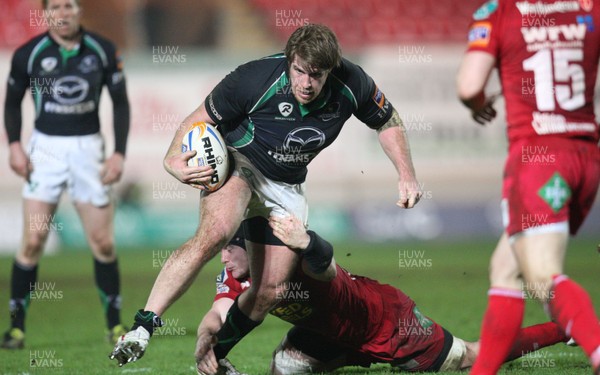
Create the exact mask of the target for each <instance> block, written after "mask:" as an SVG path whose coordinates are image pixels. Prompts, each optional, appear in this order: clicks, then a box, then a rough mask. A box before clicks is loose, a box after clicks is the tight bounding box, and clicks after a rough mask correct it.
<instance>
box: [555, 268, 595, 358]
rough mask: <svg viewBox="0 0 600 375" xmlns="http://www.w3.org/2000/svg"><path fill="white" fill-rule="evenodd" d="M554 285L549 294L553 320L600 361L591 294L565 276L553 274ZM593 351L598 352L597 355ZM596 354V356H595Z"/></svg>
mask: <svg viewBox="0 0 600 375" xmlns="http://www.w3.org/2000/svg"><path fill="white" fill-rule="evenodd" d="M552 280H553V283H554V288H553V289H552V291H553V295H552V294H551V295H550V302H549V306H550V313H551V314H552V318H553V319H552V320H554V321H555V322H556V323H557V324H558V325H559V326H560V327H561V328H562V329H563V330H564V331H565V333H566V334H567V336H570V337H573V339H575V342H577V344H578V345H579V346H580V347H581V348H582V349H583V351H584V352H585V353H586V354H587V356H588V357H590V358H591V357H596V358H591V359H592V363H593V364H594V366H598V365H599V364H600V351H599V350H597V349H598V347H599V346H600V324H598V318H597V317H596V313H595V312H594V306H593V305H592V301H591V300H590V297H589V295H588V294H587V292H586V291H585V290H583V288H582V287H581V286H579V284H577V283H576V282H574V281H573V280H571V279H569V278H568V277H567V276H565V275H555V276H553V277H552ZM594 352H596V353H595V354H594ZM593 354H594V355H593Z"/></svg>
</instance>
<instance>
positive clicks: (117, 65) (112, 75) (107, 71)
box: [104, 43, 125, 92]
mask: <svg viewBox="0 0 600 375" xmlns="http://www.w3.org/2000/svg"><path fill="white" fill-rule="evenodd" d="M105 49H106V58H107V65H106V67H105V68H104V84H105V85H106V87H107V88H108V90H109V91H111V92H115V91H119V90H124V89H125V75H124V73H123V59H122V57H121V53H120V52H119V51H118V50H117V49H116V47H115V46H114V45H113V44H112V43H107V44H106V47H105Z"/></svg>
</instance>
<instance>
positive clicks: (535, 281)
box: [523, 272, 552, 301]
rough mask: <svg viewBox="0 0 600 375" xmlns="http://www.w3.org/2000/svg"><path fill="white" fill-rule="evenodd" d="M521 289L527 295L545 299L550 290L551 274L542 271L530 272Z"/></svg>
mask: <svg viewBox="0 0 600 375" xmlns="http://www.w3.org/2000/svg"><path fill="white" fill-rule="evenodd" d="M523 289H524V290H525V293H526V294H527V295H528V297H530V298H535V299H537V300H540V301H546V300H548V298H550V294H551V290H552V276H551V275H546V274H545V273H543V272H540V273H532V274H530V275H528V277H527V279H526V280H525V284H524V288H523Z"/></svg>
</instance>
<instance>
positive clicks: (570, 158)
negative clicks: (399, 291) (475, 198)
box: [458, 0, 600, 374]
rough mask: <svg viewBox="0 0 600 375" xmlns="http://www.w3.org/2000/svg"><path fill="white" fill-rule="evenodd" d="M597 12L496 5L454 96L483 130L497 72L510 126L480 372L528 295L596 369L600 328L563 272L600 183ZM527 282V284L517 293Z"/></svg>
mask: <svg viewBox="0 0 600 375" xmlns="http://www.w3.org/2000/svg"><path fill="white" fill-rule="evenodd" d="M599 27H600V4H598V3H596V4H594V2H593V1H591V0H586V1H584V0H579V1H577V0H571V1H536V2H535V3H533V2H531V3H530V2H527V1H516V0H504V1H490V2H488V3H486V4H485V5H483V6H482V7H481V8H480V9H479V10H478V11H476V12H475V14H474V21H473V24H472V25H471V28H470V31H469V48H468V51H467V53H466V55H465V56H464V58H463V61H462V65H461V68H460V71H459V73H458V94H459V96H460V98H461V100H462V101H463V103H464V104H465V105H466V106H467V107H469V108H470V109H471V111H472V114H473V118H474V119H475V120H476V121H477V122H479V123H481V124H484V123H486V122H489V121H491V120H492V119H493V118H494V116H495V115H496V112H495V111H494V109H493V107H492V101H490V100H487V98H486V95H485V93H484V88H485V86H486V83H487V81H488V78H489V76H490V73H491V71H492V69H493V68H494V67H498V70H499V75H500V79H501V84H502V88H503V93H504V97H505V99H506V113H507V123H508V140H509V151H508V158H507V160H506V164H505V168H504V185H503V192H502V198H503V200H502V209H503V218H504V224H505V231H504V234H503V236H502V238H501V239H500V242H499V244H498V246H497V247H496V250H495V252H494V254H493V256H492V260H491V275H490V279H491V288H490V290H489V292H488V294H489V301H488V307H487V311H486V313H485V317H484V319H483V325H482V336H481V352H480V354H479V357H478V358H477V361H476V362H475V365H474V367H473V370H472V373H473V374H495V373H496V372H497V371H498V369H499V367H500V366H501V364H502V362H503V361H504V360H505V359H506V356H507V354H508V352H509V350H510V348H511V346H512V344H513V342H514V340H515V337H516V336H517V335H518V332H519V329H520V327H521V323H522V319H523V313H524V306H525V302H524V295H523V293H522V291H521V289H522V286H524V287H525V288H526V290H527V291H528V292H529V293H531V295H532V296H534V297H535V298H536V299H538V300H539V301H541V302H542V303H543V304H544V306H545V308H546V311H548V313H549V314H550V317H551V319H552V320H553V321H554V322H556V323H557V324H558V325H559V326H560V327H561V328H562V329H563V330H564V331H565V332H566V334H567V335H568V336H572V337H573V339H574V340H575V341H576V342H577V343H578V344H579V345H580V346H581V347H582V348H583V350H584V351H585V353H586V354H587V356H588V357H589V358H590V361H591V363H592V366H593V368H594V371H595V372H598V371H599V370H600V326H599V325H598V318H597V317H596V315H595V313H594V307H593V305H592V302H591V300H590V298H589V296H588V294H587V292H585V291H584V290H583V289H582V288H581V287H580V286H579V285H578V284H577V283H575V282H574V281H572V280H570V279H569V278H568V277H567V276H566V275H564V274H563V264H564V257H565V254H566V250H567V243H568V239H569V234H572V235H574V234H575V233H577V230H578V229H579V227H580V226H581V224H582V222H583V220H584V219H585V217H586V215H587V214H588V212H589V211H590V208H591V207H592V204H593V201H594V198H595V196H596V192H597V190H598V183H599V181H600V153H599V150H598V139H599V138H600V133H599V130H598V124H597V123H596V120H595V115H594V102H593V99H594V97H593V96H594V86H595V82H596V74H597V71H598V58H599V55H600V29H599ZM521 277H523V279H524V285H522V283H521Z"/></svg>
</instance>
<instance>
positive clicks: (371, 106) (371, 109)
mask: <svg viewBox="0 0 600 375" xmlns="http://www.w3.org/2000/svg"><path fill="white" fill-rule="evenodd" d="M344 68H345V70H346V77H347V85H348V86H349V87H350V90H351V91H352V93H353V94H354V97H355V99H356V109H355V111H354V116H356V118H358V119H359V120H360V121H362V122H363V123H365V124H366V125H367V126H368V127H370V128H372V129H379V128H380V127H381V126H383V124H385V123H386V122H387V120H389V119H390V117H391V115H392V110H393V107H392V104H391V103H390V102H389V101H388V100H387V98H386V96H385V94H384V93H383V91H381V89H380V88H379V87H377V85H376V84H375V82H374V81H373V79H372V78H371V77H370V76H369V75H368V74H367V73H365V71H364V70H362V68H361V67H360V66H358V65H355V64H353V63H351V62H349V61H348V60H344Z"/></svg>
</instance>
